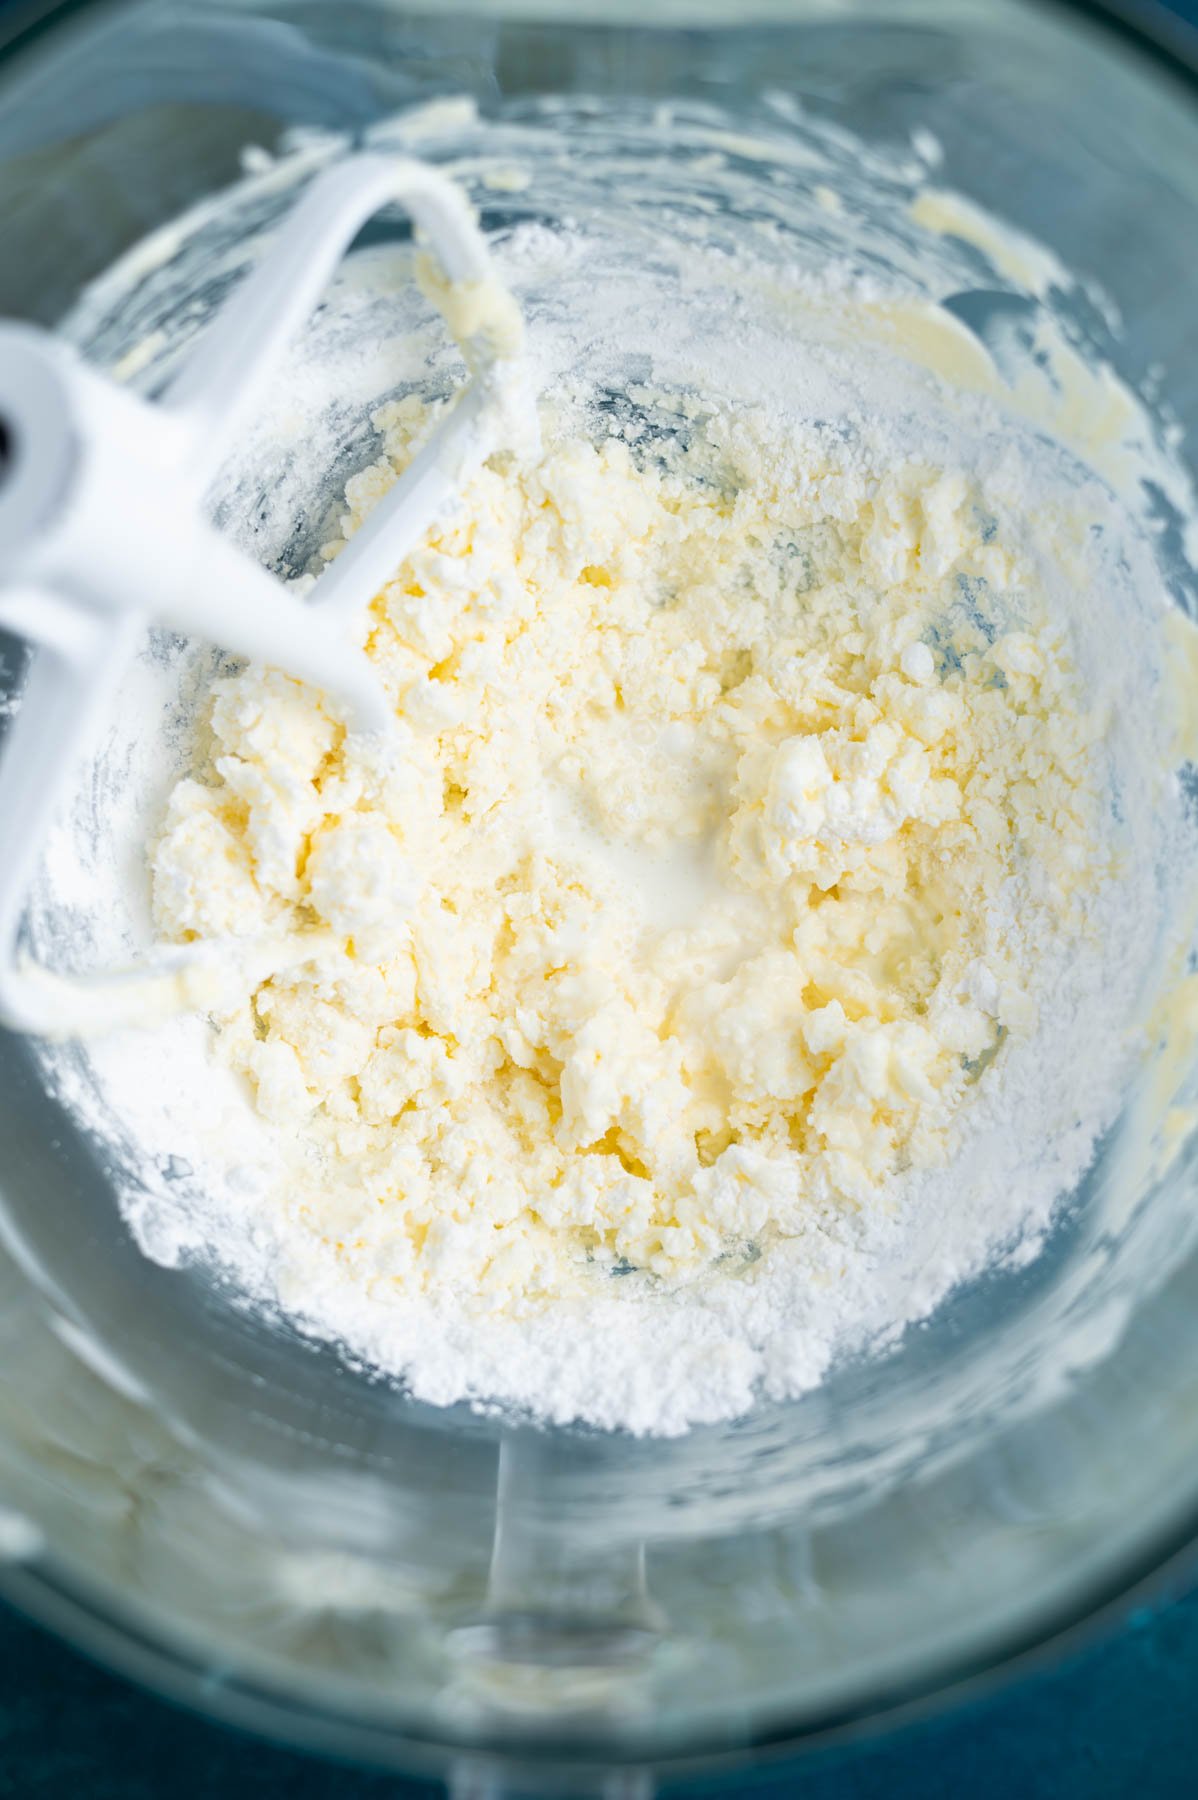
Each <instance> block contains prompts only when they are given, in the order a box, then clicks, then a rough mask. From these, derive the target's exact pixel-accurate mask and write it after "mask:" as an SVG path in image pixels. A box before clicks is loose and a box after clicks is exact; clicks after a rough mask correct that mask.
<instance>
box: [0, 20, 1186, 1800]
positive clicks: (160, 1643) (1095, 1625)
mask: <svg viewBox="0 0 1198 1800" xmlns="http://www.w3.org/2000/svg"><path fill="white" fill-rule="evenodd" d="M467 4H468V0H467ZM119 10H124V0H32V3H31V4H30V5H27V6H24V7H21V6H18V7H16V8H14V9H12V11H11V16H9V17H0V58H2V59H3V60H5V61H9V60H11V58H12V56H13V55H14V53H19V52H23V51H26V50H28V49H30V48H31V47H32V46H33V45H34V44H35V43H36V42H37V41H38V40H40V39H41V38H43V37H44V36H45V35H47V34H48V33H49V32H50V31H51V30H53V29H55V28H57V27H59V26H62V25H65V24H67V23H68V22H69V21H70V20H71V19H72V18H76V17H78V16H80V15H82V14H91V15H97V14H103V13H105V12H113V13H115V12H117V11H119ZM796 10H797V9H796ZM1043 10H1047V11H1051V12H1055V13H1056V14H1057V15H1058V16H1060V17H1061V18H1063V19H1064V18H1068V17H1073V18H1079V19H1086V20H1089V21H1090V22H1091V23H1092V24H1094V25H1095V26H1097V27H1098V28H1099V30H1100V31H1104V32H1106V33H1107V34H1108V36H1109V37H1110V38H1111V39H1112V40H1113V41H1115V42H1117V43H1123V44H1125V45H1131V46H1134V48H1135V50H1136V52H1137V53H1138V54H1139V55H1141V56H1142V57H1145V58H1146V59H1147V60H1148V61H1150V62H1151V63H1152V64H1153V65H1154V66H1155V67H1156V68H1158V69H1160V70H1163V71H1165V72H1166V73H1167V74H1168V75H1169V76H1170V77H1172V78H1173V79H1174V80H1175V81H1176V82H1178V84H1179V85H1180V87H1182V88H1184V89H1186V90H1187V91H1188V93H1189V95H1190V99H1191V102H1192V103H1195V104H1198V31H1196V30H1195V29H1194V27H1193V26H1191V25H1190V24H1189V23H1188V22H1187V21H1185V20H1182V19H1180V18H1179V17H1177V16H1176V15H1174V14H1170V13H1168V12H1166V11H1165V10H1164V8H1162V7H1161V6H1160V5H1159V4H1156V0H1050V3H1049V6H1048V7H1047V8H1044V9H1043ZM738 23H739V21H736V20H732V21H730V23H729V26H728V29H736V28H737V26H738ZM771 23H776V24H778V25H782V24H784V21H771ZM631 28H633V29H637V28H640V29H660V27H656V26H654V25H648V26H642V27H637V26H632V27H631ZM672 28H675V29H679V28H681V21H676V22H673V27H672ZM710 28H711V29H720V27H714V26H713V27H710ZM1196 1572H1198V1504H1196V1503H1191V1505H1190V1506H1189V1507H1188V1508H1187V1509H1184V1510H1183V1512H1182V1513H1181V1514H1179V1515H1178V1516H1177V1517H1175V1519H1174V1521H1173V1522H1172V1523H1171V1524H1170V1525H1169V1526H1168V1527H1166V1528H1163V1529H1161V1530H1159V1531H1158V1532H1156V1533H1155V1534H1154V1536H1153V1537H1152V1539H1151V1541H1150V1542H1145V1543H1141V1544H1140V1545H1139V1546H1138V1547H1137V1548H1136V1549H1135V1550H1134V1551H1129V1552H1128V1553H1127V1554H1125V1555H1124V1556H1123V1557H1122V1558H1121V1559H1120V1560H1119V1562H1118V1565H1117V1566H1116V1565H1114V1564H1111V1565H1108V1566H1106V1567H1105V1568H1104V1570H1103V1572H1102V1574H1101V1576H1100V1577H1090V1578H1089V1579H1088V1580H1087V1579H1086V1578H1082V1579H1080V1580H1079V1582H1078V1584H1077V1586H1076V1587H1075V1589H1074V1590H1072V1591H1071V1592H1070V1593H1068V1594H1063V1595H1062V1596H1060V1598H1059V1600H1058V1601H1057V1603H1056V1604H1055V1605H1054V1606H1053V1607H1052V1608H1051V1609H1050V1610H1049V1612H1048V1614H1047V1615H1046V1616H1045V1615H1041V1616H1040V1617H1038V1618H1037V1619H1036V1621H1035V1622H1034V1623H1033V1624H1032V1625H1031V1626H1030V1628H1027V1627H1023V1626H1021V1625H1019V1624H1012V1625H1009V1626H1008V1627H1006V1628H1005V1629H1004V1630H1000V1631H999V1632H998V1633H997V1634H996V1635H995V1636H993V1637H992V1638H991V1640H990V1642H989V1643H988V1644H985V1645H978V1646H977V1647H975V1649H974V1650H973V1651H971V1652H970V1653H968V1654H966V1655H964V1656H961V1654H960V1652H959V1651H958V1652H955V1653H954V1658H955V1660H954V1662H953V1666H952V1668H951V1670H950V1669H949V1668H946V1667H945V1666H944V1664H943V1663H941V1664H937V1663H936V1662H935V1661H934V1660H931V1661H929V1662H928V1664H927V1665H926V1666H925V1667H924V1669H923V1670H922V1671H921V1672H920V1673H919V1674H916V1675H913V1676H912V1677H911V1678H910V1679H907V1680H900V1681H896V1682H894V1683H892V1684H891V1686H890V1688H889V1689H888V1690H885V1691H883V1692H882V1693H881V1694H879V1693H878V1692H876V1691H875V1692H874V1693H872V1694H871V1695H870V1696H869V1697H868V1698H862V1697H860V1696H858V1697H855V1698H853V1697H850V1698H848V1699H846V1700H845V1701H843V1702H841V1703H840V1704H839V1705H834V1706H831V1707H828V1708H825V1710H824V1713H823V1715H822V1716H821V1717H819V1718H818V1719H816V1720H815V1721H814V1722H812V1723H810V1724H806V1725H799V1726H797V1727H796V1726H795V1725H794V1724H793V1723H792V1724H790V1725H782V1726H779V1727H777V1728H776V1729H769V1728H767V1729H764V1730H761V1731H760V1732H757V1733H754V1732H752V1731H749V1732H747V1733H746V1734H745V1737H744V1738H743V1740H742V1741H741V1742H740V1743H738V1744H735V1745H729V1744H728V1743H727V1742H721V1743H719V1744H717V1745H714V1746H712V1747H708V1748H706V1749H705V1748H703V1747H702V1745H701V1744H700V1745H697V1746H696V1745H695V1743H694V1741H693V1739H692V1741H691V1742H688V1744H687V1747H686V1749H685V1750H681V1751H679V1752H678V1753H677V1754H673V1753H670V1752H669V1751H668V1750H667V1751H666V1752H665V1753H662V1754H653V1753H652V1752H649V1753H646V1751H645V1749H644V1747H643V1746H640V1745H635V1744H633V1745H630V1746H627V1747H625V1748H623V1749H622V1747H621V1745H620V1744H619V1743H618V1742H615V1743H606V1742H604V1743H602V1744H591V1743H589V1742H585V1741H584V1740H582V1739H581V1738H579V1739H578V1740H576V1741H563V1740H560V1739H559V1740H552V1739H549V1738H547V1737H541V1738H539V1739H534V1738H528V1739H526V1740H523V1741H521V1742H520V1743H519V1744H518V1745H516V1746H513V1745H512V1744H510V1743H507V1742H505V1743H503V1744H499V1743H495V1744H494V1745H491V1744H479V1743H467V1742H466V1741H462V1742H460V1743H454V1742H453V1741H451V1740H450V1739H449V1737H448V1735H447V1734H444V1733H443V1734H441V1735H440V1736H438V1737H429V1738H423V1737H421V1736H420V1735H419V1734H418V1733H415V1732H413V1731H412V1730H411V1728H410V1726H409V1725H408V1724H400V1725H397V1726H396V1727H391V1726H390V1725H388V1724H386V1723H383V1722H380V1721H378V1720H367V1719H365V1718H358V1717H355V1715H353V1714H352V1713H350V1712H333V1711H329V1712H326V1713H323V1714H321V1713H318V1712H316V1711H314V1710H313V1709H311V1708H310V1707H308V1706H306V1705H304V1704H303V1702H302V1701H300V1700H298V1699H297V1698H296V1697H295V1696H289V1695H287V1694H285V1693H280V1692H276V1691H274V1690H273V1689H272V1688H271V1687H270V1686H269V1685H268V1684H267V1683H265V1682H259V1681H256V1680H254V1679H248V1678H241V1677H235V1678H233V1679H231V1680H230V1681H228V1682H223V1681H222V1682H218V1681H217V1680H216V1679H215V1678H214V1673H213V1670H212V1669H211V1668H210V1667H208V1666H206V1665H205V1664H204V1663H202V1662H200V1661H197V1660H195V1659H194V1658H192V1657H190V1656H189V1655H188V1654H187V1653H186V1651H184V1650H183V1649H182V1648H180V1647H178V1646H175V1645H172V1644H171V1643H170V1641H169V1640H168V1637H167V1636H166V1634H165V1633H159V1632H156V1631H155V1630H154V1628H153V1627H152V1626H151V1625H150V1624H149V1622H148V1621H147V1620H146V1619H145V1618H139V1617H138V1609H137V1608H136V1607H135V1606H128V1605H126V1604H125V1603H124V1602H123V1601H122V1599H121V1597H120V1596H119V1594H117V1593H115V1592H112V1591H109V1590H106V1589H104V1588H103V1587H101V1586H100V1585H98V1584H97V1585H96V1586H95V1588H93V1587H92V1585H91V1584H90V1583H89V1582H88V1580H87V1579H86V1577H84V1576H82V1575H80V1574H78V1573H77V1572H76V1571H73V1570H70V1569H68V1568H66V1567H62V1566H61V1565H59V1566H56V1564H55V1562H54V1560H53V1559H48V1560H47V1562H46V1563H45V1564H41V1563H36V1564H35V1563H30V1564H22V1563H12V1564H9V1565H7V1566H2V1567H0V1598H3V1600H4V1601H6V1602H7V1603H8V1604H10V1605H12V1606H13V1607H14V1608H15V1609H17V1610H18V1611H19V1612H21V1613H22V1614H24V1615H25V1616H26V1617H28V1618H30V1619H32V1620H34V1621H35V1622H36V1623H37V1624H38V1625H39V1626H42V1627H45V1628H46V1629H48V1630H50V1631H52V1632H53V1633H54V1634H55V1635H56V1636H58V1637H60V1638H61V1639H63V1640H64V1641H65V1642H66V1643H67V1644H68V1645H69V1646H70V1647H71V1648H72V1649H74V1650H78V1651H80V1652H81V1653H82V1654H84V1655H86V1656H87V1657H88V1658H89V1659H90V1660H92V1661H93V1662H95V1663H96V1664H97V1665H98V1666H100V1667H101V1668H104V1669H106V1670H109V1671H112V1672H115V1673H118V1674H119V1675H121V1676H124V1677H127V1678H129V1679H131V1680H134V1681H136V1682H138V1683H139V1684H140V1685H142V1686H143V1687H145V1688H146V1689H148V1690H149V1691H151V1692H153V1693H154V1694H155V1695H157V1696H158V1697H160V1698H163V1699H165V1700H168V1701H170V1702H173V1703H174V1704H177V1705H180V1706H182V1707H184V1708H185V1709H186V1710H188V1711H189V1712H191V1713H192V1714H194V1715H195V1716H196V1717H198V1718H203V1719H212V1718H216V1719H219V1720H220V1721H221V1722H222V1723H224V1724H226V1725H230V1726H234V1727H237V1728H240V1729H243V1730H245V1731H248V1732H251V1733H254V1734H255V1735H257V1736H259V1737H263V1738H266V1739H268V1740H271V1741H274V1742H276V1743H278V1744H279V1745H281V1746H286V1747H289V1748H293V1749H295V1748H298V1749H302V1750H308V1751H314V1752H317V1753H319V1754H323V1755H326V1756H330V1757H334V1758H340V1759H342V1760H349V1761H356V1762H361V1763H369V1764H372V1765H374V1766H383V1767H390V1768H392V1769H395V1770H397V1771H402V1772H406V1773H410V1774H413V1775H433V1776H436V1775H444V1774H445V1773H446V1770H447V1768H448V1769H449V1770H450V1771H451V1772H452V1770H453V1769H454V1768H455V1767H457V1766H459V1765H461V1766H477V1765H482V1766H485V1767H487V1768H490V1769H495V1770H498V1771H499V1772H500V1773H501V1774H504V1773H511V1774H517V1773H519V1774H523V1775H524V1776H525V1777H531V1778H532V1779H533V1780H534V1781H535V1782H536V1783H537V1784H538V1785H544V1784H547V1783H548V1782H550V1781H553V1780H556V1781H558V1782H560V1783H561V1784H562V1786H563V1789H564V1790H565V1791H570V1790H577V1789H578V1788H580V1787H585V1786H587V1785H588V1784H589V1782H591V1781H593V1780H595V1779H599V1778H601V1777H602V1776H603V1775H604V1774H605V1773H607V1772H610V1771H620V1770H628V1769H644V1770H649V1771H652V1772H653V1773H655V1774H660V1775H662V1776H664V1777H667V1778H668V1779H670V1780H677V1779H681V1778H684V1777H687V1776H690V1777H698V1776H703V1777H710V1776H713V1775H718V1774H720V1773H721V1772H727V1771H730V1770H732V1769H734V1768H737V1767H743V1765H744V1764H745V1762H746V1761H749V1762H752V1763H753V1764H755V1765H760V1764H764V1763H777V1762H781V1761H784V1760H786V1759H787V1758H789V1757H793V1756H795V1755H796V1754H797V1753H799V1752H802V1753H803V1754H810V1753H814V1752H816V1751H820V1750H825V1749H831V1748H833V1747H835V1746H837V1745H845V1744H851V1743H859V1742H863V1741H866V1740H868V1739H869V1738H872V1737H875V1736H878V1735H881V1734H882V1733H884V1732H888V1731H891V1730H895V1729H898V1728H901V1727H904V1726H910V1725H914V1724H916V1723H917V1722H919V1721H921V1720H924V1719H927V1718H929V1717H931V1716H933V1715H934V1714H936V1713H938V1712H940V1711H941V1710H943V1709H945V1708H947V1707H948V1706H950V1705H960V1704H962V1703H965V1702H967V1701H974V1700H977V1699H978V1698H980V1697H981V1696H984V1695H986V1694H988V1693H992V1692H993V1691H994V1689H995V1687H996V1686H998V1685H999V1684H1000V1683H1003V1682H1006V1681H1008V1680H1013V1679H1015V1678H1017V1677H1019V1676H1024V1675H1026V1674H1028V1673H1030V1672H1032V1671H1034V1670H1035V1669H1037V1668H1041V1667H1043V1666H1044V1665H1046V1664H1048V1663H1054V1662H1057V1661H1059V1659H1060V1658H1061V1657H1062V1655H1064V1654H1074V1653H1076V1652H1077V1650H1078V1649H1079V1648H1080V1647H1082V1646H1083V1645H1084V1644H1086V1643H1087V1642H1090V1641H1092V1640H1093V1639H1094V1638H1096V1637H1098V1636H1099V1635H1101V1633H1102V1632H1103V1630H1104V1629H1106V1628H1109V1627H1111V1626H1113V1625H1115V1624H1117V1623H1118V1622H1120V1621H1122V1620H1123V1619H1125V1618H1126V1617H1127V1616H1128V1615H1129V1614H1132V1613H1134V1612H1135V1611H1137V1610H1139V1609H1141V1608H1142V1607H1143V1606H1145V1605H1146V1604H1150V1603H1152V1602H1154V1601H1158V1600H1159V1599H1161V1598H1162V1597H1165V1596H1167V1595H1169V1594H1170V1593H1175V1592H1177V1591H1179V1590H1181V1589H1182V1588H1183V1587H1184V1586H1185V1585H1187V1584H1188V1582H1189V1580H1190V1579H1191V1578H1192V1576H1193V1575H1194V1574H1195V1573H1196Z"/></svg>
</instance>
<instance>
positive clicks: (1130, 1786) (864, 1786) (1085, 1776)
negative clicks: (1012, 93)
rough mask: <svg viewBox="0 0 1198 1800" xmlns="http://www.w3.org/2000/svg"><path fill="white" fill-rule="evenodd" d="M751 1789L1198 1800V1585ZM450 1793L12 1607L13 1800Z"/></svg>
mask: <svg viewBox="0 0 1198 1800" xmlns="http://www.w3.org/2000/svg"><path fill="white" fill-rule="evenodd" d="M5 3H6V0H0V5H3V4H5ZM1143 10H1145V11H1150V10H1151V7H1145V8H1144V9H1143ZM1169 10H1171V11H1173V12H1175V13H1178V14H1180V15H1181V16H1182V17H1184V18H1187V19H1188V20H1189V21H1190V22H1191V23H1192V24H1198V0H1173V4H1172V5H1171V7H1170V8H1169ZM1196 1574H1198V1570H1196ZM704 1786H705V1787H707V1784H704ZM750 1789H751V1790H752V1792H753V1793H754V1794H755V1795H757V1796H759V1800H771V1797H775V1796H777V1797H780V1796H782V1795H784V1794H785V1795H789V1794H791V1793H795V1792H798V1791H801V1792H802V1794H803V1796H804V1800H875V1797H877V1800H883V1796H884V1797H885V1800H908V1797H910V1800H961V1796H963V1795H968V1796H969V1800H1011V1796H1012V1795H1018V1796H1020V1800H1056V1796H1058V1795H1059V1796H1065V1795H1068V1796H1070V1797H1071V1800H1072V1797H1074V1796H1084V1797H1085V1800H1108V1797H1109V1800H1127V1796H1129V1795H1132V1794H1137V1795H1141V1796H1145V1797H1146V1800H1173V1796H1179V1797H1180V1796H1182V1795H1185V1796H1187V1797H1188V1796H1191V1795H1194V1794H1195V1793H1198V1586H1195V1587H1193V1588H1191V1589H1190V1590H1189V1591H1186V1592H1183V1593H1180V1594H1175V1595H1174V1596H1172V1597H1170V1598H1169V1599H1167V1600H1165V1599H1158V1600H1157V1601H1156V1602H1155V1603H1153V1604H1150V1605H1144V1604H1142V1603H1140V1604H1136V1605H1134V1606H1133V1605H1132V1604H1131V1603H1129V1606H1128V1608H1127V1609H1125V1611H1124V1613H1123V1614H1122V1616H1120V1615H1116V1619H1115V1620H1114V1621H1109V1620H1108V1621H1107V1622H1106V1624H1105V1627H1104V1629H1103V1630H1101V1631H1100V1632H1097V1633H1095V1634H1092V1635H1091V1636H1090V1637H1089V1639H1088V1640H1087V1641H1083V1643H1082V1644H1080V1645H1075V1646H1074V1647H1073V1648H1071V1649H1070V1650H1068V1651H1067V1652H1066V1653H1064V1654H1063V1655H1061V1656H1058V1657H1056V1658H1053V1659H1049V1660H1048V1661H1047V1663H1041V1665H1040V1666H1039V1667H1038V1668H1037V1669H1036V1670H1035V1671H1034V1672H1032V1673H1024V1674H1021V1675H1017V1676H1016V1677H1014V1678H1008V1679H1007V1680H1006V1681H1004V1682H1003V1683H1001V1685H999V1686H998V1687H997V1688H996V1689H994V1690H992V1691H990V1692H988V1693H986V1694H985V1695H983V1696H982V1697H980V1698H974V1699H971V1700H968V1701H966V1702H964V1703H962V1704H958V1705H957V1706H955V1707H953V1708H952V1709H950V1710H949V1711H947V1712H942V1713H940V1714H939V1715H938V1716H935V1717H933V1718H931V1719H927V1720H924V1721H922V1722H919V1723H915V1724H909V1725H906V1726H904V1727H902V1728H901V1729H897V1730H891V1731H889V1732H885V1733H882V1734H877V1735H873V1736H871V1737H868V1738H867V1739H865V1740H864V1741H856V1742H854V1743H852V1744H849V1745H845V1746H842V1747H839V1748H834V1749H829V1750H825V1751H821V1752H817V1753H816V1754H815V1755H813V1756H811V1755H809V1756H807V1757H805V1758H804V1759H803V1760H802V1762H801V1763H794V1762H792V1763H784V1762H783V1763H775V1764H772V1765H770V1766H768V1767H765V1768H762V1769H759V1770H756V1771H751V1770H746V1771H745V1772H744V1774H743V1775H741V1776H738V1777H731V1778H728V1779H726V1780H724V1781H723V1782H721V1783H720V1784H719V1787H718V1791H719V1792H722V1793H733V1792H743V1791H746V1790H750ZM439 1791H440V1790H439V1789H438V1788H436V1787H434V1786H433V1785H431V1784H428V1783H417V1782H407V1781H402V1780H399V1779H397V1778H396V1777H394V1776H390V1775H384V1774H378V1773H374V1772H371V1771H368V1770H360V1769H351V1768H346V1767H344V1766H341V1765H338V1764H334V1763H332V1762H327V1761H323V1760H318V1759H314V1758H309V1757H305V1756H300V1755H298V1754H296V1753H294V1752H292V1751H289V1750H283V1749H279V1748H277V1747H275V1746H274V1745H270V1744H262V1743H259V1742H257V1741H255V1740H253V1739H250V1738H247V1737H245V1736H243V1735H241V1734H240V1733H238V1732H234V1731H231V1730H227V1729H225V1728H223V1727H221V1726H217V1725H213V1724H211V1723H209V1722H208V1721H206V1720H203V1719H199V1718H195V1717H192V1716H191V1715H190V1714H188V1713H186V1712H183V1711H181V1710H180V1709H178V1708H176V1707H174V1706H172V1705H170V1704H168V1703H167V1702H166V1701H162V1700H159V1699H156V1698H154V1697H153V1696H151V1695H149V1694H146V1693H143V1692H142V1691H141V1690H140V1689H138V1688H136V1687H134V1686H132V1685H131V1684H130V1683H129V1682H126V1681H124V1680H122V1679H120V1678H119V1677H118V1676H115V1675H111V1674H109V1673H108V1672H107V1671H106V1670H104V1669H100V1668H97V1667H96V1666H95V1665H94V1664H92V1663H91V1662H89V1661H87V1660H86V1659H85V1658H84V1657H82V1656H80V1655H78V1654H77V1653H76V1652H75V1651H72V1650H69V1649H68V1648H67V1647H66V1646H65V1645H63V1644H61V1643H60V1642H58V1640H57V1639H55V1638H53V1637H51V1636H50V1635H49V1634H48V1633H47V1632H45V1631H42V1630H41V1629H40V1628H39V1627H37V1626H35V1625H32V1624H30V1623H29V1622H28V1621H27V1620H26V1619H24V1618H22V1617H20V1616H19V1615H18V1614H16V1613H14V1612H12V1611H10V1610H8V1609H7V1608H4V1607H3V1606H0V1800H8V1796H14V1797H16V1796H19V1800H63V1797H65V1796H68V1795H69V1796H73V1797H76V1800H162V1797H163V1796H166V1795H169V1796H170V1800H209V1797H215V1796H217V1795H220V1796H222V1797H223V1796H225V1795H235V1794H237V1793H238V1792H241V1793H253V1794H254V1795H255V1796H256V1800H276V1797H277V1800H283V1797H284V1796H286V1800H375V1797H376V1796H381V1795H383V1794H386V1795H388V1796H390V1797H391V1800H431V1797H432V1796H434V1795H435V1794H437V1793H438V1792H439ZM707 1791H708V1792H711V1791H712V1789H711V1788H710V1787H707Z"/></svg>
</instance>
